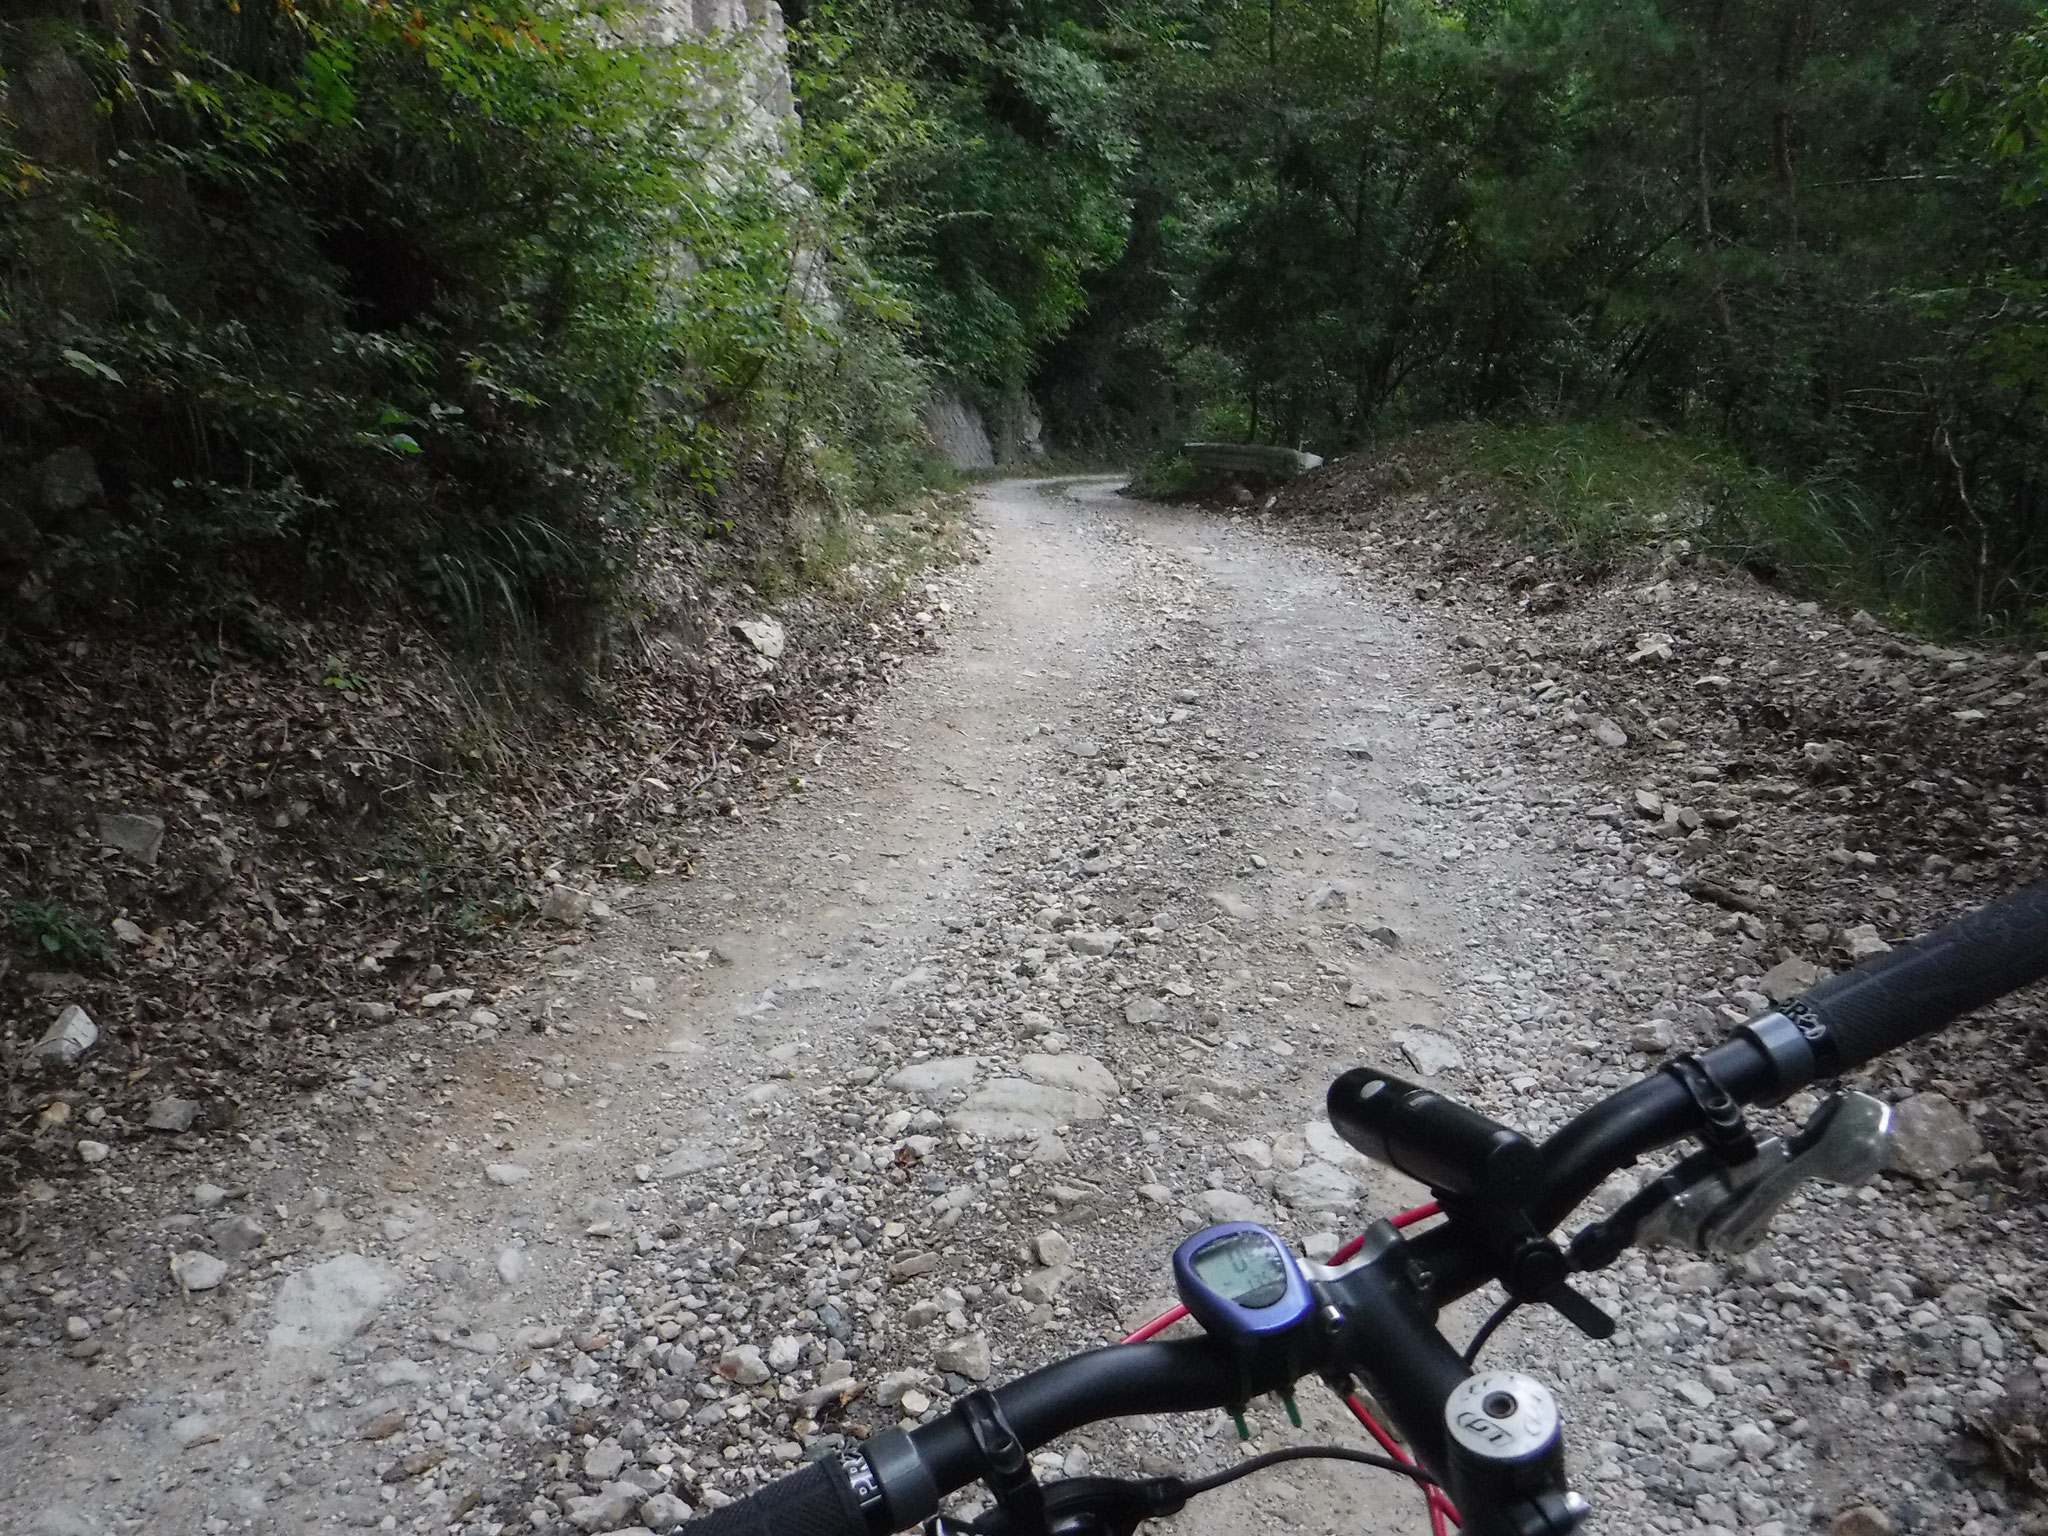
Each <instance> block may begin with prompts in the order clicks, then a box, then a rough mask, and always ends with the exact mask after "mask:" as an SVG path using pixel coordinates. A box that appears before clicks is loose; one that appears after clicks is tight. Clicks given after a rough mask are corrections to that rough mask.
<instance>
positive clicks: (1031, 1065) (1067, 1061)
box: [1017, 1055, 1123, 1099]
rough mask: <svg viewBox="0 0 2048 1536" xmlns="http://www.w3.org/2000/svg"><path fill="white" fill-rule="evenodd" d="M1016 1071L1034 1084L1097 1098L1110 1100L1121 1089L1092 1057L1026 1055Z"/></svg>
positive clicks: (1113, 1078)
mask: <svg viewBox="0 0 2048 1536" xmlns="http://www.w3.org/2000/svg"><path fill="white" fill-rule="evenodd" d="M1017 1069H1018V1070H1019V1071H1020V1072H1022V1073H1023V1074H1024V1075H1025V1076H1026V1077H1028V1078H1030V1079H1031V1081H1033V1082H1034V1083H1045V1084H1048V1085H1049V1086H1051V1087H1054V1088H1065V1089H1068V1090H1069V1091H1070V1092H1073V1093H1084V1094H1089V1095H1092V1096H1093V1097H1095V1098H1098V1099H1113V1098H1115V1097H1116V1096H1117V1095H1118V1094H1119V1093H1121V1092H1122V1091H1123V1090H1122V1089H1121V1088H1119V1087H1118V1086H1117V1081H1116V1076H1115V1074H1114V1073H1112V1072H1111V1071H1110V1070H1109V1068H1107V1067H1105V1066H1104V1065H1103V1064H1102V1063H1101V1062H1099V1061H1097V1060H1096V1059H1095V1058H1094V1057H1093V1056H1079V1055H1067V1056H1025V1057H1024V1058H1022V1059H1021V1060H1020V1061H1018V1063H1017Z"/></svg>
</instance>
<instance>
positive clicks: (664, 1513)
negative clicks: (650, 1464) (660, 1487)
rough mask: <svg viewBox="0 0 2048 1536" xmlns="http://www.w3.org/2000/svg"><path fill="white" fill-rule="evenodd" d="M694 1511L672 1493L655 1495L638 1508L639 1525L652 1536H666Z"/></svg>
mask: <svg viewBox="0 0 2048 1536" xmlns="http://www.w3.org/2000/svg"><path fill="white" fill-rule="evenodd" d="M695 1513H696V1511H695V1510H693V1509H691V1508H690V1506H689V1505H687V1504H685V1503H684V1502H683V1501H682V1500H681V1499H679V1498H677V1497H676V1496H675V1495H674V1494H672V1493H657V1494H655V1495H654V1497H652V1498H651V1499H649V1500H647V1502H646V1503H644V1504H642V1505H641V1506H640V1523H641V1524H642V1525H644V1526H646V1527H647V1529H648V1530H650V1531H652V1532H654V1536H668V1532H670V1531H672V1530H674V1529H675V1528H676V1527H677V1526H679V1525H681V1524H682V1523H683V1522H684V1521H686V1520H688V1519H689V1518H690V1516H691V1515H693V1514H695Z"/></svg>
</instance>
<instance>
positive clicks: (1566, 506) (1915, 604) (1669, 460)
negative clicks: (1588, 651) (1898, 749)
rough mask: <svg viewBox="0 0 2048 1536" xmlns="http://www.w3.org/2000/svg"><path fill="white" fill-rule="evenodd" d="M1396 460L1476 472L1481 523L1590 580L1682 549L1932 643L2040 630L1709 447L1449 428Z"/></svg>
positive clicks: (1825, 484) (1634, 429)
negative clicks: (1489, 488) (1490, 499)
mask: <svg viewBox="0 0 2048 1536" xmlns="http://www.w3.org/2000/svg"><path fill="white" fill-rule="evenodd" d="M1406 451H1407V453H1408V455H1409V457H1411V458H1420V459H1423V460H1425V461H1427V462H1429V463H1431V464H1432V465H1434V466H1438V467H1441V468H1443V469H1445V470H1460V469H1462V470H1467V471H1476V472H1478V473H1479V474H1480V475H1482V476H1484V477H1485V478H1486V479H1487V480H1488V481H1490V482H1491V483H1492V484H1493V485H1494V486H1495V487H1497V488H1498V491H1499V500H1498V502H1497V503H1496V504H1495V506H1494V507H1493V509H1492V516H1493V518H1494V519H1495V521H1496V523H1497V525H1498V526H1500V527H1501V528H1502V529H1503V531H1505V532H1507V533H1509V534H1511V535H1512V536H1514V537H1516V538H1518V539H1520V540H1522V541H1524V542H1526V543H1528V544H1530V545H1531V546H1532V547H1534V548H1537V549H1540V550H1544V551H1546V552H1549V553H1554V554H1558V555H1561V556H1563V557H1565V558H1567V559H1568V560H1570V561H1572V562H1573V563H1575V564H1579V565H1582V566H1585V567H1586V568H1589V569H1594V570H1600V569H1607V568H1610V567H1613V566H1615V565H1617V564H1619V563H1621V562H1622V561H1623V560H1625V559H1626V558H1627V556H1628V555H1629V554H1630V553H1631V552H1632V551H1636V550H1641V549H1644V548H1646V547H1663V546H1669V545H1671V544H1672V543H1673V542H1674V541H1679V540H1682V541H1684V543H1685V545H1686V546H1687V547H1688V548H1690V549H1691V550H1693V551H1695V552H1696V553H1698V554H1700V555H1703V556H1707V557H1710V558H1713V559H1717V560H1721V561H1724V562H1726V563H1728V564H1731V565H1738V566H1741V567H1743V568H1745V569H1747V570H1749V571H1751V572H1752V573H1753V574H1755V575H1757V576H1759V577H1760V578H1762V579H1764V580H1766V581H1769V582H1771V583H1773V584H1774V585H1779V586H1782V587H1785V588H1786V589H1788V590H1791V591H1796V592H1799V593H1801V594H1804V595H1808V596H1812V597H1815V598H1821V599H1826V600H1828V601H1831V602H1835V603H1838V604H1840V605H1842V606H1845V607H1852V608H1863V609H1867V610H1869V611H1870V612H1872V613H1873V614H1876V615H1877V616H1879V617H1880V618H1883V619H1884V620H1886V621H1887V622H1888V623H1890V624H1893V625H1895V626H1897V627H1900V628H1905V629H1913V630H1920V631H1924V632H1928V633H1934V634H1961V633H1967V632H1973V631H1974V632H1981V631H1983V630H1984V629H1986V628H1987V627H1988V628H1991V629H1993V630H2004V631H2006V632H2009V633H2014V634H2017V633H2019V632H2022V631H2025V630H2028V629H2031V628H2038V627H2040V625H2039V622H2038V620H2039V619H2040V618H2042V617H2048V616H2044V615H2036V616H2034V618H2033V619H2029V618H2027V617H2026V616H2006V617H2004V618H2002V619H2001V618H1999V617H1998V616H1990V621H1989V622H1988V623H1987V619H1986V616H1985V615H1983V613H1982V611H1981V608H1980V606H1979V599H1978V597H1977V594H1976V593H1975V592H1974V590H1973V586H1972V577H1971V572H1970V570H1969V568H1968V565H1969V561H1968V554H1967V551H1965V550H1961V549H1959V548H1958V547H1957V546H1955V545H1954V544H1952V543H1941V544H1930V543H1928V542H1927V541H1926V540H1925V539H1924V538H1916V537H1915V536H1914V535H1913V533H1912V531H1911V529H1910V528H1909V527H1908V526H1907V525H1906V523H1905V521H1904V520H1903V519H1901V518H1898V517H1896V516H1894V515H1892V514H1891V513H1889V512H1888V511H1887V509H1886V508H1885V507H1884V506H1883V505H1882V504H1881V503H1879V502H1878V501H1877V500H1876V499H1875V498H1873V497H1872V496H1871V495H1869V494H1868V493H1867V492H1864V491H1861V490H1859V489H1858V488H1856V487H1854V486H1851V485H1848V484H1846V483H1843V482H1839V481H1828V480H1810V481H1798V480H1794V479H1791V478H1789V477H1787V476H1785V475H1781V474H1778V473H1775V472H1773V471H1772V470H1769V469H1765V468H1762V467H1760V466H1758V465H1756V464H1754V463H1751V462H1750V461H1749V460H1748V459H1746V458H1745V457H1744V456H1743V455H1742V454H1741V453H1739V452H1738V451H1737V450H1736V449H1734V448H1733V447H1731V446H1730V445H1728V444H1727V443H1725V442H1722V441H1719V440H1717V439H1715V438H1713V437H1711V436H1706V435H1702V434H1696V433H1685V432H1676V431H1669V430H1665V429H1663V428H1659V427H1645V426H1643V425H1641V424H1639V423H1637V422H1634V421H1629V420H1625V419H1617V418H1612V417H1588V418H1579V419H1572V420H1562V421H1539V422H1516V423H1485V422H1482V423H1462V424H1459V425H1457V426H1452V427H1440V428H1434V429H1430V430H1428V431H1425V432H1423V433H1420V434H1418V435H1417V437H1416V438H1415V439H1412V440H1411V444H1410V446H1409V447H1408V449H1407V450H1406Z"/></svg>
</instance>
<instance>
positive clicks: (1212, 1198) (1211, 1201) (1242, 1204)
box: [1195, 1189, 1266, 1222]
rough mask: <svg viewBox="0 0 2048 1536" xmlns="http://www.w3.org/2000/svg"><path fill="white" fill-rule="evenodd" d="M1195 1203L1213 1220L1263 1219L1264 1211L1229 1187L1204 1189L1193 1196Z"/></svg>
mask: <svg viewBox="0 0 2048 1536" xmlns="http://www.w3.org/2000/svg"><path fill="white" fill-rule="evenodd" d="M1195 1204H1196V1205H1197V1206H1199V1207H1200V1208H1201V1209H1202V1211H1204V1212H1205V1213H1206V1214H1207V1215H1208V1217H1209V1219H1210V1220H1211V1221H1214V1222H1222V1221H1263V1220H1265V1217H1266V1213H1265V1212H1264V1211H1262V1210H1260V1209H1259V1208H1258V1206H1257V1205H1255V1204H1253V1203H1252V1202H1251V1201H1250V1200H1248V1199H1246V1198H1245V1197H1244V1196H1243V1195H1240V1194H1238V1193H1237V1192H1236V1191H1235V1190H1229V1189H1205V1190H1203V1191H1202V1192H1201V1193H1200V1194H1199V1195H1197V1196H1195Z"/></svg>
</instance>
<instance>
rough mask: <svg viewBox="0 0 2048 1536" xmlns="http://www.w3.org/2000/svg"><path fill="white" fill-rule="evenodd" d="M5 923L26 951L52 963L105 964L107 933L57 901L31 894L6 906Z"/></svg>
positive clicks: (88, 919)
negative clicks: (31, 895) (26, 948)
mask: <svg viewBox="0 0 2048 1536" xmlns="http://www.w3.org/2000/svg"><path fill="white" fill-rule="evenodd" d="M7 917H8V924H9V926H10V927H12V928H13V929H14V932H15V935H16V937H18V938H19V939H20V940H21V942H22V943H23V944H25V945H26V946H27V947H28V949H29V952H30V953H31V954H34V955H35V956H37V957H38V958H39V959H41V960H43V961H45V962H47V963H50V964H54V965H65V966H100V965H105V964H106V963H107V960H108V958H109V955H110V953H111V951H110V950H109V948H108V945H107V936H106V935H105V934H104V933H102V932H100V930H99V929H98V928H97V927H96V926H94V924H93V922H92V920H91V919H90V918H88V917H86V916H84V915H83V914H82V913H80V912H77V911H74V910H73V909H72V908H70V907H67V906H65V905H64V903H62V902H60V901H38V900H35V899H33V898H28V899H24V900H21V901H17V902H15V903H14V905H13V906H12V907H10V908H9V909H8V914H7Z"/></svg>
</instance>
